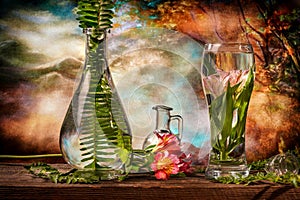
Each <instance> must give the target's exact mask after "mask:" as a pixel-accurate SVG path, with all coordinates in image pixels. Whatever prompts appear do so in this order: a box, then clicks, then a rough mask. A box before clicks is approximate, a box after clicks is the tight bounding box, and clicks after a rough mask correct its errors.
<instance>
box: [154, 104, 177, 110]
mask: <svg viewBox="0 0 300 200" xmlns="http://www.w3.org/2000/svg"><path fill="white" fill-rule="evenodd" d="M152 109H153V110H158V109H160V110H167V111H170V110H173V108H171V107H169V106H166V105H155V106H153V107H152Z"/></svg>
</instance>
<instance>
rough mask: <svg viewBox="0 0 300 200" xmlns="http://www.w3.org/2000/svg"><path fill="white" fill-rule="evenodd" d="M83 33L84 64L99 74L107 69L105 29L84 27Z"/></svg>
mask: <svg viewBox="0 0 300 200" xmlns="http://www.w3.org/2000/svg"><path fill="white" fill-rule="evenodd" d="M83 33H85V35H86V44H85V66H86V68H87V70H91V71H93V73H96V74H97V75H98V76H101V74H103V73H104V71H105V70H106V69H107V63H106V31H105V30H98V29H92V28H86V29H84V30H83ZM96 74H95V75H96Z"/></svg>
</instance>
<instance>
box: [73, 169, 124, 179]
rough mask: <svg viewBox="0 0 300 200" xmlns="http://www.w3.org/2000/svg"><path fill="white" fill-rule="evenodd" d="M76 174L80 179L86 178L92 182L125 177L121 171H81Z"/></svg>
mask: <svg viewBox="0 0 300 200" xmlns="http://www.w3.org/2000/svg"><path fill="white" fill-rule="evenodd" d="M75 173H76V174H78V175H80V177H84V178H86V179H89V180H91V181H92V180H95V182H98V181H105V180H115V179H119V178H120V177H122V176H124V175H125V174H124V173H123V171H121V170H112V169H101V170H93V169H79V170H77V171H76V172H75Z"/></svg>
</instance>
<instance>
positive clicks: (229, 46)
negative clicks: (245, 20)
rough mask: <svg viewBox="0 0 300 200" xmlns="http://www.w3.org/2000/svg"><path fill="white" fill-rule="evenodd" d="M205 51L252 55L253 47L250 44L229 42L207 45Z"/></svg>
mask: <svg viewBox="0 0 300 200" xmlns="http://www.w3.org/2000/svg"><path fill="white" fill-rule="evenodd" d="M204 51H209V52H230V51H232V52H235V51H236V52H245V53H252V52H253V47H252V45H251V44H250V43H239V42H228V43H207V44H205V46H204Z"/></svg>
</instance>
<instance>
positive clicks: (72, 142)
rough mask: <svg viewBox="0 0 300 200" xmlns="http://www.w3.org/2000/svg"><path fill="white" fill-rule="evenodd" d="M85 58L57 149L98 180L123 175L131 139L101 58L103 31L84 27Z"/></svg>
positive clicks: (69, 161)
mask: <svg viewBox="0 0 300 200" xmlns="http://www.w3.org/2000/svg"><path fill="white" fill-rule="evenodd" d="M84 33H85V34H86V58H85V63H84V66H83V70H82V72H81V78H80V81H79V83H78V86H77V89H76V90H75V93H74V95H73V98H72V101H71V103H70V105H69V108H68V111H67V114H66V116H65V119H64V122H63V124H62V128H61V133H60V148H61V151H62V154H63V157H64V158H65V160H66V161H67V162H68V163H69V164H70V165H72V166H73V167H75V168H77V169H79V170H82V171H88V172H89V173H90V172H91V171H92V172H93V173H94V172H95V173H94V174H95V175H97V176H99V177H100V179H101V180H107V179H115V178H117V177H119V176H120V175H122V174H124V173H126V170H127V168H126V167H127V166H129V165H130V162H131V151H132V145H131V141H132V137H131V131H130V128H129V125H128V121H127V118H126V115H125V112H124V110H123V107H122V104H121V101H120V99H119V96H118V93H117V91H116V88H115V87H114V84H113V81H112V77H111V74H110V71H109V67H108V65H107V62H106V57H105V52H106V51H105V42H106V34H105V30H97V29H92V28H88V29H85V30H84Z"/></svg>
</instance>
